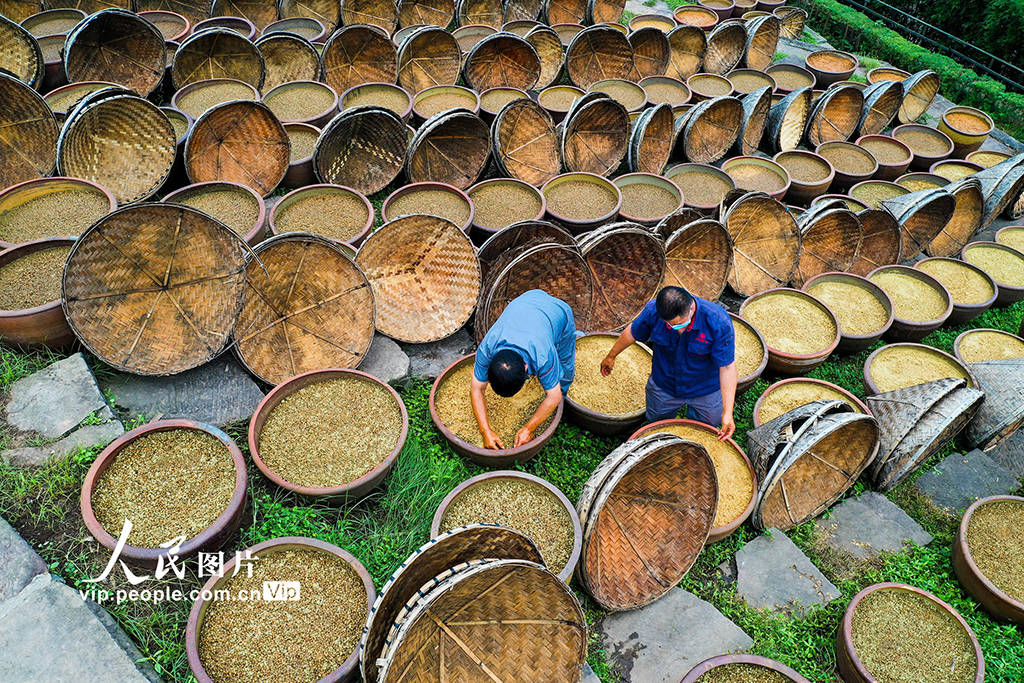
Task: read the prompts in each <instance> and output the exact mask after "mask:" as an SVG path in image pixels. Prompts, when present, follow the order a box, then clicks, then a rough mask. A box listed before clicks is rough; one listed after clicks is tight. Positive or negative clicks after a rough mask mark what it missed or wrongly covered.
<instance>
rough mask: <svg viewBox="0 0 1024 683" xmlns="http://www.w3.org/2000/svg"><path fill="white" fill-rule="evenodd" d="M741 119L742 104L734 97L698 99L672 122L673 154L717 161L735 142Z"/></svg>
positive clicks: (702, 160)
mask: <svg viewBox="0 0 1024 683" xmlns="http://www.w3.org/2000/svg"><path fill="white" fill-rule="evenodd" d="M742 120H743V105H742V104H740V101H739V100H738V99H736V98H735V97H712V98H711V99H709V100H704V101H703V102H698V103H697V104H695V105H694V107H693V109H691V110H690V111H688V112H687V113H686V117H685V118H683V119H680V120H679V121H677V122H676V133H675V135H676V142H675V145H674V148H675V153H676V155H680V154H681V155H682V156H683V157H684V158H685V159H686V160H687V161H693V162H696V163H701V164H710V163H714V162H716V161H718V160H719V159H721V158H722V157H724V156H725V155H726V153H727V152H728V151H729V148H730V147H732V146H733V144H734V143H735V142H736V136H737V135H738V133H739V129H740V122H741V121H742ZM684 199H685V197H684Z"/></svg>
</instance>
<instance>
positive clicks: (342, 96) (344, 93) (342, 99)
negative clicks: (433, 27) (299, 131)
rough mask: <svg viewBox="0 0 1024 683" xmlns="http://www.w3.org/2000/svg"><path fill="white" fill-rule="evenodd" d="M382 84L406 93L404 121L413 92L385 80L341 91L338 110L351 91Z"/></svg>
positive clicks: (402, 116) (410, 107)
mask: <svg viewBox="0 0 1024 683" xmlns="http://www.w3.org/2000/svg"><path fill="white" fill-rule="evenodd" d="M463 28H465V27H463ZM381 85H386V86H388V87H389V88H393V89H395V90H399V91H401V92H402V93H403V94H405V97H406V99H408V100H409V106H407V107H406V108H405V111H403V112H402V113H401V114H399V115H398V118H400V119H402V120H403V121H404V120H405V119H407V118H409V115H410V114H412V93H410V92H409V91H408V90H406V89H405V88H403V87H402V86H400V85H398V84H397V83H384V82H383V81H372V82H369V83H359V84H358V85H353V86H352V87H351V88H349V89H348V90H346V91H345V92H343V93H341V95H340V96H339V97H338V110H339V111H342V110H343V109H344V107H345V98H346V97H348V95H349V94H350V93H351V92H353V91H354V90H358V89H359V88H366V87H368V86H381Z"/></svg>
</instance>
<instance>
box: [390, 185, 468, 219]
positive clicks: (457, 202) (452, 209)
mask: <svg viewBox="0 0 1024 683" xmlns="http://www.w3.org/2000/svg"><path fill="white" fill-rule="evenodd" d="M469 213H470V209H469V204H468V203H466V200H465V199H463V198H462V197H461V196H459V195H457V194H455V193H454V192H451V191H449V190H433V189H418V188H417V189H415V190H410V191H409V192H404V193H402V194H401V195H397V196H395V197H393V198H392V199H391V201H389V202H388V208H387V219H388V220H389V221H390V220H394V219H396V218H398V217H399V216H405V215H408V214H429V215H431V216H440V217H441V218H447V219H448V220H450V221H451V222H452V223H454V224H455V225H457V226H459V227H460V228H461V227H462V226H464V225H465V224H466V223H467V222H468V221H469Z"/></svg>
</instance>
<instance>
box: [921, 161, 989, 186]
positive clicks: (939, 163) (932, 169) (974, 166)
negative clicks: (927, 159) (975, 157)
mask: <svg viewBox="0 0 1024 683" xmlns="http://www.w3.org/2000/svg"><path fill="white" fill-rule="evenodd" d="M946 165H949V166H966V167H968V168H970V169H971V170H973V171H974V173H979V172H981V171H984V170H985V167H984V166H982V165H981V164H979V163H978V162H976V161H967V159H939V160H938V161H936V162H935V163H934V164H932V165H931V166H929V167H928V172H929V173H931V174H932V175H938V176H940V177H943V176H941V175H940V174H938V173H936V172H935V169H937V168H940V167H942V166H946ZM969 175H973V174H969ZM949 182H951V183H952V182H955V181H952V180H950V181H949Z"/></svg>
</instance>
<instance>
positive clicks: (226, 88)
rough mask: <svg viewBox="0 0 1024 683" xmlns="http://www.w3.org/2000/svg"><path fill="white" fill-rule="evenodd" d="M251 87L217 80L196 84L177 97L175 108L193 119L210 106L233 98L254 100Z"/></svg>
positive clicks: (230, 100) (233, 99)
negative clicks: (210, 82) (194, 87)
mask: <svg viewBox="0 0 1024 683" xmlns="http://www.w3.org/2000/svg"><path fill="white" fill-rule="evenodd" d="M256 99H257V97H256V95H255V94H253V91H252V88H250V87H249V86H247V85H245V84H244V83H231V82H227V83H225V82H217V83H213V84H209V85H207V84H203V85H201V86H196V89H195V90H190V91H188V92H187V93H185V94H184V95H182V96H181V97H179V98H178V101H177V105H176V106H177V108H178V109H180V110H181V111H183V112H185V113H186V114H188V115H189V116H191V117H192V118H193V119H198V118H199V117H200V116H202V115H203V114H204V113H205V112H206V111H207V110H208V109H210V107H213V106H216V105H218V104H221V103H223V102H233V101H235V100H256Z"/></svg>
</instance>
